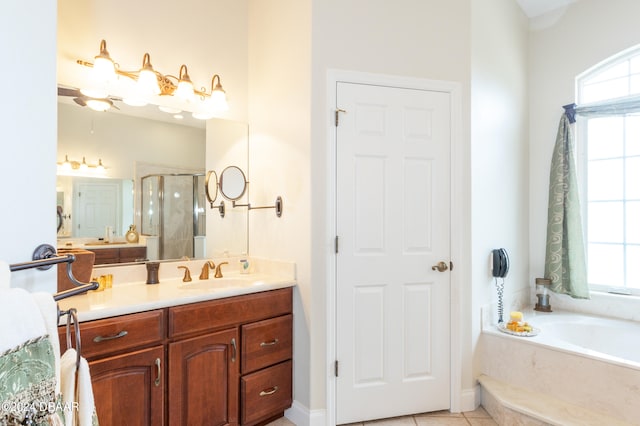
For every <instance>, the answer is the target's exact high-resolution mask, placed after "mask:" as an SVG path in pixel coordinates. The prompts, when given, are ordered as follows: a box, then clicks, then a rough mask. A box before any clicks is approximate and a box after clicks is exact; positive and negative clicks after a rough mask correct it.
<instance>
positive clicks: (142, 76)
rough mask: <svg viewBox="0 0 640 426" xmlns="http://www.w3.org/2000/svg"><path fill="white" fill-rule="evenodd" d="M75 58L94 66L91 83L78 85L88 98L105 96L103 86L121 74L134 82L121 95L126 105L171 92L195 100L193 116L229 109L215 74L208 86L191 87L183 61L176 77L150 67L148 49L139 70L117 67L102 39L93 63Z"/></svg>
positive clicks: (106, 107) (81, 62)
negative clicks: (131, 87) (84, 86)
mask: <svg viewBox="0 0 640 426" xmlns="http://www.w3.org/2000/svg"><path fill="white" fill-rule="evenodd" d="M76 62H77V63H78V64H80V65H83V66H86V67H91V68H93V70H94V72H92V73H91V80H92V82H91V87H90V88H87V89H81V92H82V93H83V94H85V95H87V96H90V97H92V98H102V99H108V95H109V93H108V91H107V90H106V89H108V88H109V85H110V84H111V83H112V82H113V81H115V80H116V77H118V76H123V77H127V78H129V79H131V80H133V81H135V82H136V83H135V88H133V89H130V90H131V91H135V93H131V95H130V96H123V98H124V101H125V103H127V104H129V105H142V104H146V103H148V101H149V98H150V97H152V96H157V95H159V96H174V97H176V98H179V99H180V100H182V101H187V102H197V106H196V107H195V110H196V112H194V113H193V116H194V117H195V118H201V119H208V118H212V117H214V116H215V114H216V113H217V112H220V111H226V110H228V109H229V107H228V105H227V98H226V93H225V91H224V89H223V88H222V84H221V83H220V76H219V75H218V74H215V75H214V76H213V78H212V79H211V89H210V90H209V91H207V89H206V88H205V87H202V88H201V89H199V90H198V89H196V88H195V87H194V85H193V82H192V81H191V78H190V77H189V73H188V70H187V66H186V65H184V64H183V65H182V66H181V67H180V71H179V73H178V77H176V76H173V75H169V74H167V75H165V74H162V73H160V72H158V71H156V70H155V69H154V68H153V66H152V65H151V55H149V53H145V54H144V56H143V57H142V67H141V68H140V69H139V70H137V71H125V70H121V69H119V68H118V67H117V66H116V64H115V63H114V61H113V60H112V59H111V56H110V55H109V52H108V51H107V42H106V41H105V40H101V42H100V53H99V54H98V55H97V56H95V61H94V63H91V62H86V61H83V60H81V59H78V60H77V61H76ZM128 90H129V89H128ZM85 91H86V93H85ZM102 99H101V100H102ZM110 106H111V105H108V106H105V105H101V106H100V107H101V108H103V109H101V110H102V111H104V110H106V109H109V107H110ZM97 107H98V106H97Z"/></svg>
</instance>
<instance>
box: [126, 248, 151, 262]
mask: <svg viewBox="0 0 640 426" xmlns="http://www.w3.org/2000/svg"><path fill="white" fill-rule="evenodd" d="M146 257H147V248H146V247H123V248H121V249H120V259H119V261H120V263H128V262H138V261H140V260H141V259H145V258H146Z"/></svg>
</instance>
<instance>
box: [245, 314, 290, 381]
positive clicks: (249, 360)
mask: <svg viewBox="0 0 640 426" xmlns="http://www.w3.org/2000/svg"><path fill="white" fill-rule="evenodd" d="M292 334H293V315H291V314H289V315H284V316H282V317H278V318H271V319H267V320H263V321H258V322H254V323H251V324H246V325H243V326H242V349H241V351H240V354H241V357H242V372H243V373H250V372H252V371H256V370H259V369H261V368H264V367H267V366H269V365H272V364H277V363H279V362H281V361H286V360H288V359H291V358H292V352H293V349H292V338H293V337H292Z"/></svg>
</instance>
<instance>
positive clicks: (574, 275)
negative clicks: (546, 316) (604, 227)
mask: <svg viewBox="0 0 640 426" xmlns="http://www.w3.org/2000/svg"><path fill="white" fill-rule="evenodd" d="M573 149H574V148H573V134H572V130H571V122H570V121H569V117H567V115H566V114H562V118H561V119H560V125H559V126H558V135H557V136H556V145H555V148H554V150H553V158H552V159H551V174H550V178H549V211H548V222H547V252H546V258H545V267H544V276H545V277H546V278H548V279H550V280H551V290H553V291H555V292H556V293H563V294H568V295H569V296H571V297H573V298H577V299H589V285H588V283H587V266H586V260H585V259H586V254H585V247H584V239H583V233H582V218H581V214H580V200H579V197H578V179H577V177H576V171H575V159H574V155H573Z"/></svg>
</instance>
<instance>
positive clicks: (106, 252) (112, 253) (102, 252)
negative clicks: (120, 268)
mask: <svg viewBox="0 0 640 426" xmlns="http://www.w3.org/2000/svg"><path fill="white" fill-rule="evenodd" d="M89 251H92V252H94V253H95V254H96V257H95V260H94V261H93V264H94V265H104V264H107V263H118V261H119V260H120V255H119V251H118V249H117V248H104V249H98V250H89Z"/></svg>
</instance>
